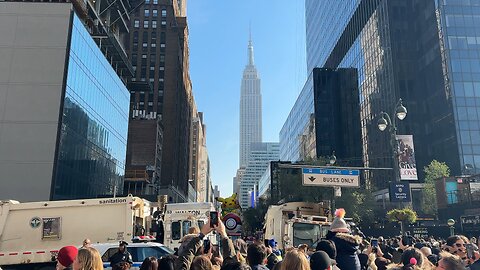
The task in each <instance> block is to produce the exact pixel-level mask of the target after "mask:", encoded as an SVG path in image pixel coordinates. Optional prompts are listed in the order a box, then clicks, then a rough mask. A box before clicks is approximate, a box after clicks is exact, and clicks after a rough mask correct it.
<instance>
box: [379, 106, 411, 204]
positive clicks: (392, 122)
mask: <svg viewBox="0 0 480 270" xmlns="http://www.w3.org/2000/svg"><path fill="white" fill-rule="evenodd" d="M394 116H396V117H393V118H390V115H389V114H388V113H386V112H383V111H382V112H381V113H380V119H378V122H377V125H378V129H379V130H380V131H385V130H386V129H387V128H388V131H389V132H390V146H391V147H392V149H393V158H394V161H393V162H394V163H395V164H394V166H393V173H394V176H395V178H394V181H395V182H400V168H399V165H398V154H399V152H398V141H397V125H396V119H397V118H398V119H399V120H400V121H401V120H403V119H405V117H406V116H407V108H405V107H404V106H403V104H402V99H401V98H400V99H399V100H398V102H397V104H396V106H395V112H394ZM400 206H402V204H401V203H400Z"/></svg>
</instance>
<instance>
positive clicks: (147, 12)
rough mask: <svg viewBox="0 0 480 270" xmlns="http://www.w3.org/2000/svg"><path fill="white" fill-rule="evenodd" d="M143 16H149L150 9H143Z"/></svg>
mask: <svg viewBox="0 0 480 270" xmlns="http://www.w3.org/2000/svg"><path fill="white" fill-rule="evenodd" d="M143 14H144V15H145V17H150V9H145V12H144V13H143Z"/></svg>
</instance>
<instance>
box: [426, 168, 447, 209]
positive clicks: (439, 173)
mask: <svg viewBox="0 0 480 270" xmlns="http://www.w3.org/2000/svg"><path fill="white" fill-rule="evenodd" d="M423 171H424V172H425V188H424V189H423V200H422V211H423V212H424V213H425V214H429V215H435V216H436V215H437V193H436V189H435V181H436V180H437V179H440V178H442V177H449V176H450V168H448V166H447V164H445V162H439V161H437V160H432V162H430V164H429V165H428V166H426V167H424V168H423Z"/></svg>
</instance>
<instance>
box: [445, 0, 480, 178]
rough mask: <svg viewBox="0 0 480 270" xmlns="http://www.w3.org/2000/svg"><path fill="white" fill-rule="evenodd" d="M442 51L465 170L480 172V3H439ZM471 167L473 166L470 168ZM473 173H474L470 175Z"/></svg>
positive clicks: (469, 0)
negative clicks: (467, 168) (468, 168)
mask: <svg viewBox="0 0 480 270" xmlns="http://www.w3.org/2000/svg"><path fill="white" fill-rule="evenodd" d="M437 9H438V11H439V12H438V14H439V29H440V33H441V36H440V38H441V39H442V40H441V41H442V42H441V49H442V50H441V51H442V58H443V59H444V61H443V64H444V66H443V68H444V73H445V80H446V81H447V82H448V84H447V86H448V93H449V95H450V96H451V97H452V99H451V101H452V103H453V113H454V117H455V129H456V135H457V142H458V153H459V156H460V163H461V165H462V167H464V166H465V165H466V164H470V165H473V167H474V169H475V173H478V172H480V1H478V0H455V1H453V0H450V1H447V0H439V1H438V3H437ZM468 167H470V166H468ZM466 173H470V172H466Z"/></svg>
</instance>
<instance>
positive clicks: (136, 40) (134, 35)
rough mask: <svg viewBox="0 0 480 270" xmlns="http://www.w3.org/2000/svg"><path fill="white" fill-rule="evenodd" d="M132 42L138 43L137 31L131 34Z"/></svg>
mask: <svg viewBox="0 0 480 270" xmlns="http://www.w3.org/2000/svg"><path fill="white" fill-rule="evenodd" d="M139 24H140V22H139ZM133 42H138V31H135V32H133Z"/></svg>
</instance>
